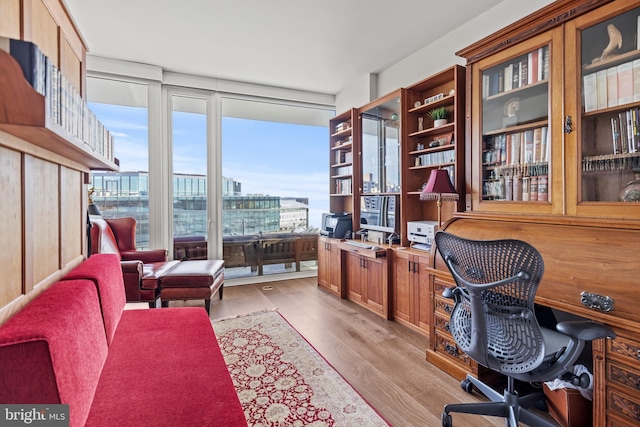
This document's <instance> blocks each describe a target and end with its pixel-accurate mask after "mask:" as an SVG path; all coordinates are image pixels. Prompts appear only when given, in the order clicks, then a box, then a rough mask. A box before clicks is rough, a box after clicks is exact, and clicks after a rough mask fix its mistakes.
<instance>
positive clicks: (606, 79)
mask: <svg viewBox="0 0 640 427" xmlns="http://www.w3.org/2000/svg"><path fill="white" fill-rule="evenodd" d="M582 84H583V90H582V92H583V96H584V111H585V112H586V113H588V112H590V111H597V110H602V109H604V108H611V107H617V106H619V105H625V104H629V103H631V102H637V101H640V58H639V59H636V60H633V61H629V62H625V63H624V64H620V65H617V66H613V67H609V68H605V69H602V70H598V71H596V72H593V73H589V74H585V75H584V76H583V77H582Z"/></svg>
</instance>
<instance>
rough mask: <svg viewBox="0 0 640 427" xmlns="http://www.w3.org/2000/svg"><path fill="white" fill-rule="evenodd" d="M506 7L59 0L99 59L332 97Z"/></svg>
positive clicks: (488, 3) (406, 1) (455, 1)
mask: <svg viewBox="0 0 640 427" xmlns="http://www.w3.org/2000/svg"><path fill="white" fill-rule="evenodd" d="M501 1H502V0H450V1H442V0H396V1H389V0H387V1H383V0H315V1H311V0H269V1H267V0H233V1H232V0H179V1H174V0H109V1H105V0H65V3H66V4H67V6H68V8H69V10H70V12H71V15H72V16H73V18H74V20H75V21H76V24H77V25H78V26H79V28H80V31H81V33H82V35H83V37H84V39H85V41H86V42H87V44H88V46H89V53H90V54H91V55H95V56H101V57H106V58H115V59H121V60H126V61H134V62H140V63H145V64H151V65H157V66H161V67H162V68H163V69H165V70H168V71H175V72H180V73H187V74H193V75H199V76H206V77H215V78H221V79H229V80H236V81H242V82H250V83H258V84H264V85H270V86H276V87H284V88H291V89H300V90H308V91H313V92H320V93H328V94H335V93H337V92H339V91H340V90H341V89H343V88H345V87H346V86H347V85H348V84H350V83H353V82H354V81H355V80H356V79H358V78H362V76H364V75H366V74H368V73H379V72H381V71H383V70H385V69H386V68H388V67H389V66H390V65H393V64H394V63H396V62H398V61H399V60H401V59H403V58H405V57H407V56H408V55H410V54H411V53H413V52H415V51H417V50H419V49H421V48H422V47H424V46H426V45H428V44H429V43H430V41H432V40H435V39H437V38H439V37H441V36H442V35H444V34H446V33H448V32H450V31H451V30H453V29H455V28H457V27H459V26H461V25H464V23H465V22H467V21H469V20H470V19H472V18H473V17H475V16H477V15H479V14H481V13H482V12H484V11H486V10H487V9H489V8H491V7H493V6H495V5H496V4H498V3H500V2H501Z"/></svg>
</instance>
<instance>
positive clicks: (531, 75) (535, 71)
mask: <svg viewBox="0 0 640 427" xmlns="http://www.w3.org/2000/svg"><path fill="white" fill-rule="evenodd" d="M548 78H549V46H543V47H541V48H538V49H536V50H533V51H531V52H529V53H528V54H526V55H523V56H521V57H519V58H517V59H514V60H512V61H510V62H509V63H508V64H506V65H504V66H502V65H500V66H498V67H495V68H492V69H491V70H487V71H486V72H484V73H483V74H482V98H483V99H484V98H487V97H489V96H493V95H498V94H500V93H503V92H508V91H510V90H513V89H518V88H520V87H523V86H527V85H530V84H534V83H537V82H539V81H543V80H547V79H548Z"/></svg>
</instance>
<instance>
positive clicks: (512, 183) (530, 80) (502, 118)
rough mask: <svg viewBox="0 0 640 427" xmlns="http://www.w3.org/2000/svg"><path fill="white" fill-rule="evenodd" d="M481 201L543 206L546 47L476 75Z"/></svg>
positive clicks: (546, 137) (546, 194)
mask: <svg viewBox="0 0 640 427" xmlns="http://www.w3.org/2000/svg"><path fill="white" fill-rule="evenodd" d="M482 111H483V115H482V139H483V143H484V144H483V145H484V147H483V150H482V156H483V159H482V199H483V200H504V201H523V202H547V201H548V200H549V190H548V189H549V185H548V181H549V160H550V159H549V149H550V148H551V147H550V145H551V144H550V142H551V138H550V134H549V127H548V124H549V46H548V45H544V46H540V47H538V48H535V49H533V50H531V51H528V52H525V53H524V54H522V55H518V56H516V57H514V58H510V59H509V60H507V61H505V62H502V63H500V64H498V65H496V66H494V67H491V68H489V69H486V70H483V71H482Z"/></svg>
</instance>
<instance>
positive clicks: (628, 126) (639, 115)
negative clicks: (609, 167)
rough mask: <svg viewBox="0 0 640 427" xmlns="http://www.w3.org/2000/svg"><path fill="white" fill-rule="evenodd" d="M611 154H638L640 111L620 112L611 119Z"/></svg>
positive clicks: (634, 109) (639, 148)
mask: <svg viewBox="0 0 640 427" xmlns="http://www.w3.org/2000/svg"><path fill="white" fill-rule="evenodd" d="M611 141H612V145H613V147H612V153H613V154H625V153H638V152H640V109H638V108H637V107H636V108H631V109H629V110H626V111H620V112H619V113H618V117H612V118H611Z"/></svg>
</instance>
